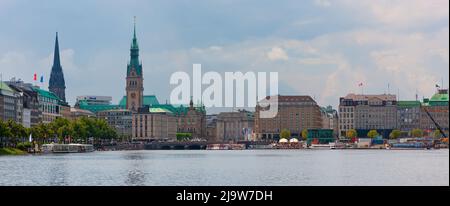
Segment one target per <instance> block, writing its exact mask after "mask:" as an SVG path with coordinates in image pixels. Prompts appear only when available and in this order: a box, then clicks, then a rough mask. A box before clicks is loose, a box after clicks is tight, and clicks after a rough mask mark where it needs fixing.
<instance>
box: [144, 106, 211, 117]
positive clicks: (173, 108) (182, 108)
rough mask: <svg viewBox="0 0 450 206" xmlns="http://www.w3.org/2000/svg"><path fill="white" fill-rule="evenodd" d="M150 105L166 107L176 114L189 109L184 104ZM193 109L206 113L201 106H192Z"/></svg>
mask: <svg viewBox="0 0 450 206" xmlns="http://www.w3.org/2000/svg"><path fill="white" fill-rule="evenodd" d="M152 107H153V108H162V109H166V110H169V111H170V112H172V113H174V114H177V115H180V114H186V113H187V112H188V111H189V106H186V105H173V104H158V105H153V106H152ZM194 109H195V110H197V111H200V112H205V113H206V110H205V107H203V106H194Z"/></svg>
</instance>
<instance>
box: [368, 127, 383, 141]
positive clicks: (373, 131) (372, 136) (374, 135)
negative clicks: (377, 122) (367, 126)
mask: <svg viewBox="0 0 450 206" xmlns="http://www.w3.org/2000/svg"><path fill="white" fill-rule="evenodd" d="M379 135H380V134H378V132H377V130H374V129H373V130H370V131H369V132H368V133H367V137H369V138H372V139H373V138H375V137H378V136H379Z"/></svg>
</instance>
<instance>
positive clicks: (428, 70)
mask: <svg viewBox="0 0 450 206" xmlns="http://www.w3.org/2000/svg"><path fill="white" fill-rule="evenodd" d="M133 16H137V32H138V40H139V45H140V49H141V59H142V62H143V68H144V85H145V94H156V95H157V96H158V99H159V100H160V102H165V101H166V99H169V95H170V92H171V91H172V89H173V86H171V85H170V84H169V78H170V75H171V74H172V73H174V72H176V71H188V72H191V71H192V64H194V63H200V64H202V69H203V71H218V72H221V73H223V72H226V71H233V72H234V71H242V72H246V71H255V72H258V71H277V72H279V80H280V84H279V90H280V93H282V94H303V95H311V96H313V97H314V98H315V99H316V101H317V102H318V103H319V104H320V105H324V106H325V105H333V106H336V105H338V99H339V97H340V96H344V95H346V94H348V93H350V92H355V93H358V92H361V91H360V88H359V87H358V83H360V82H363V83H364V85H365V86H364V92H365V93H385V92H388V86H387V85H388V84H389V85H390V92H391V93H395V94H400V98H401V99H414V98H415V94H416V90H417V92H418V95H419V97H420V98H421V97H422V96H430V95H432V94H433V93H434V91H435V85H436V84H441V79H442V78H443V80H444V86H445V87H448V82H449V81H448V76H449V1H448V0H377V1H375V0H304V1H300V0H292V1H289V0H286V1H284V0H282V1H269V0H239V1H237V0H215V1H210V0H196V1H188V0H173V1H166V0H161V1H143V0H142V1H140V0H123V1H122V0H114V1H111V0H98V1H94V0H78V1H72V0H58V1H56V0H41V1H33V0H28V1H25V0H0V73H2V77H3V80H6V79H9V78H11V77H16V78H21V79H23V80H25V81H28V82H31V81H32V77H33V74H34V73H35V72H36V73H38V75H41V74H43V75H44V78H45V79H46V81H48V78H49V76H50V69H51V63H52V58H53V54H52V52H53V48H54V38H55V32H56V31H58V32H59V38H60V49H61V59H62V66H63V70H64V73H65V78H66V86H67V90H66V94H67V96H68V101H69V103H71V104H73V103H74V102H75V98H76V96H78V95H108V96H112V97H113V101H114V102H118V101H119V99H120V97H121V96H122V95H124V93H125V89H124V87H125V74H126V64H127V61H128V59H129V47H130V42H131V37H132V27H133V23H132V22H133ZM47 86H48V82H46V85H45V87H47Z"/></svg>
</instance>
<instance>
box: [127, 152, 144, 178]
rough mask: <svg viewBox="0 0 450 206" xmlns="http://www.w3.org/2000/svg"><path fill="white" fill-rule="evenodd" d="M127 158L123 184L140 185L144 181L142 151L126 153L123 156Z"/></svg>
mask: <svg viewBox="0 0 450 206" xmlns="http://www.w3.org/2000/svg"><path fill="white" fill-rule="evenodd" d="M124 158H125V160H127V164H128V165H127V168H128V171H127V178H126V180H125V184H126V185H128V186H142V185H144V183H145V172H144V170H143V168H142V167H143V166H144V156H143V154H142V153H138V152H136V153H126V154H125V156H124Z"/></svg>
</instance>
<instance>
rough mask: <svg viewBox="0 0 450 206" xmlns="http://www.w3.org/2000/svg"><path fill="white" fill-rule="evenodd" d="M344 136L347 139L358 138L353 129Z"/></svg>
mask: <svg viewBox="0 0 450 206" xmlns="http://www.w3.org/2000/svg"><path fill="white" fill-rule="evenodd" d="M345 136H346V137H347V138H349V139H352V138H355V137H357V136H358V133H357V132H356V130H355V129H350V130H348V131H347V132H346V133H345Z"/></svg>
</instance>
